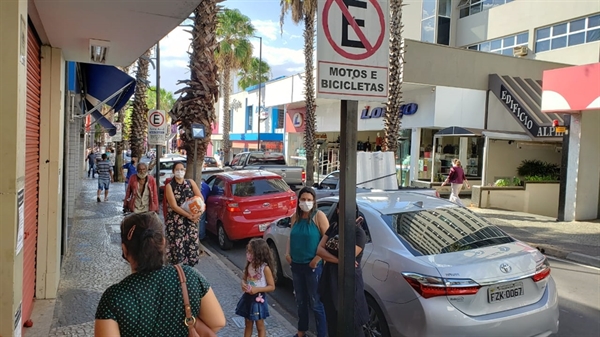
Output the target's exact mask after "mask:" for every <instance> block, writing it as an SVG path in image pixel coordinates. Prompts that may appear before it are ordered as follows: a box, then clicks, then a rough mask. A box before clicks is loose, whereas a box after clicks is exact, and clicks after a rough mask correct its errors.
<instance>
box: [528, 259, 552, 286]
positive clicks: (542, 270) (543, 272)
mask: <svg viewBox="0 0 600 337" xmlns="http://www.w3.org/2000/svg"><path fill="white" fill-rule="evenodd" d="M548 276H550V263H549V262H548V260H547V259H545V258H544V260H543V261H542V263H540V264H538V265H537V267H536V268H535V274H534V275H533V276H532V277H531V278H532V279H533V281H534V282H539V281H541V280H543V279H545V278H547V277H548Z"/></svg>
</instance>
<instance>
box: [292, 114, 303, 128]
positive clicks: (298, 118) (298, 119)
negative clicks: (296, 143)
mask: <svg viewBox="0 0 600 337" xmlns="http://www.w3.org/2000/svg"><path fill="white" fill-rule="evenodd" d="M303 122H304V116H302V113H300V112H296V113H295V114H294V116H293V117H292V123H293V125H294V127H296V128H299V127H301V126H302V123H303Z"/></svg>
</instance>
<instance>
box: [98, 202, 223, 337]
mask: <svg viewBox="0 0 600 337" xmlns="http://www.w3.org/2000/svg"><path fill="white" fill-rule="evenodd" d="M121 247H122V249H123V258H124V259H126V260H127V261H128V262H129V264H130V265H131V272H132V273H131V275H129V276H127V277H126V278H124V279H123V280H122V281H121V282H119V283H117V284H114V285H112V286H110V287H109V288H108V289H107V290H106V291H105V292H104V294H102V298H101V299H100V303H99V304H98V308H97V310H96V321H95V336H96V337H108V336H110V337H118V336H131V337H134V336H135V337H137V336H156V337H159V336H169V337H179V336H181V337H187V336H188V329H187V327H186V326H185V324H184V319H185V311H184V307H183V297H182V291H181V283H180V282H179V277H178V275H177V270H176V269H175V267H173V266H166V265H165V262H164V261H165V236H164V233H163V228H162V223H161V221H160V219H159V218H158V216H157V215H156V214H155V213H154V212H145V213H138V214H133V215H130V216H128V217H126V218H125V219H124V220H123V222H122V223H121ZM182 267H183V271H184V273H185V277H186V279H187V289H188V293H189V300H190V305H191V309H192V313H193V315H194V316H195V317H197V318H198V320H197V322H198V323H197V324H196V328H198V327H199V325H201V326H202V328H204V329H205V330H207V331H208V330H212V331H214V332H217V331H219V330H220V329H221V328H223V327H224V326H225V324H226V321H225V315H224V314H223V310H222V309H221V305H220V304H219V301H218V300H217V298H216V296H215V294H214V292H213V291H212V289H211V288H210V286H209V284H208V282H207V281H206V279H204V277H202V276H201V275H200V274H199V273H198V272H197V271H196V270H194V269H193V268H192V267H189V266H185V265H184V266H182Z"/></svg>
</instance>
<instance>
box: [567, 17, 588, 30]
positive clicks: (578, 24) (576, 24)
mask: <svg viewBox="0 0 600 337" xmlns="http://www.w3.org/2000/svg"><path fill="white" fill-rule="evenodd" d="M583 29H585V19H579V20H575V21H571V23H570V24H569V32H576V31H580V30H583Z"/></svg>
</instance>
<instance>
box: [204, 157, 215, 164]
mask: <svg viewBox="0 0 600 337" xmlns="http://www.w3.org/2000/svg"><path fill="white" fill-rule="evenodd" d="M204 162H205V163H207V164H216V163H217V160H216V159H215V158H213V157H204Z"/></svg>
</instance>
